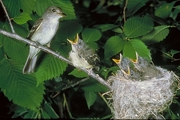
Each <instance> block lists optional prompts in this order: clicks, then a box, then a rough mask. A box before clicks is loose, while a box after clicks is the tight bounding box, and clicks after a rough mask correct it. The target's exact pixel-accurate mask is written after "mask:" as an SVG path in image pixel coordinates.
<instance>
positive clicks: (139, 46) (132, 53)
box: [123, 39, 151, 60]
mask: <svg viewBox="0 0 180 120" xmlns="http://www.w3.org/2000/svg"><path fill="white" fill-rule="evenodd" d="M136 52H137V53H138V55H139V56H141V57H145V58H146V59H148V60H151V54H150V51H149V49H148V48H147V46H146V45H145V44H144V43H143V42H142V41H140V40H138V39H132V40H130V41H128V42H127V43H126V44H125V46H124V50H123V56H124V57H129V58H131V59H136Z"/></svg>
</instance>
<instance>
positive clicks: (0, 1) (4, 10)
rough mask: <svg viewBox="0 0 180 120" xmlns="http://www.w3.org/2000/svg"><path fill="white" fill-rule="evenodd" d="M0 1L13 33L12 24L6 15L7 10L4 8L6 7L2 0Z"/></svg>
mask: <svg viewBox="0 0 180 120" xmlns="http://www.w3.org/2000/svg"><path fill="white" fill-rule="evenodd" d="M0 2H1V5H2V7H3V9H4V12H5V14H6V17H7V19H8V21H9V25H10V27H11V31H12V33H15V30H14V27H13V26H12V23H11V19H10V18H9V15H8V13H7V10H6V7H5V6H4V4H3V2H2V0H0Z"/></svg>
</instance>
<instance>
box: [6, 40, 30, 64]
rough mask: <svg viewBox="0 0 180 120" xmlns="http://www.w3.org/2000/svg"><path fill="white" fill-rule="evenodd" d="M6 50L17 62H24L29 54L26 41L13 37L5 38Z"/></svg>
mask: <svg viewBox="0 0 180 120" xmlns="http://www.w3.org/2000/svg"><path fill="white" fill-rule="evenodd" d="M4 51H5V53H6V54H7V56H8V57H10V58H11V59H13V60H14V61H16V62H19V63H24V61H25V60H26V57H25V56H27V55H28V46H26V45H25V44H24V43H22V42H20V41H17V40H14V39H11V38H9V37H5V38H4Z"/></svg>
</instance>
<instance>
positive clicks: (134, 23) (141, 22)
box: [124, 17, 153, 38]
mask: <svg viewBox="0 0 180 120" xmlns="http://www.w3.org/2000/svg"><path fill="white" fill-rule="evenodd" d="M152 29H153V21H152V19H150V18H149V17H132V18H129V19H128V20H127V21H126V22H125V24H124V32H125V35H126V36H127V37H129V38H131V37H139V36H142V35H145V34H147V33H148V32H150V31H151V30H152Z"/></svg>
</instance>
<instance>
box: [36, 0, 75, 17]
mask: <svg viewBox="0 0 180 120" xmlns="http://www.w3.org/2000/svg"><path fill="white" fill-rule="evenodd" d="M52 5H53V6H58V7H60V8H61V9H62V10H63V12H64V13H65V14H66V15H67V17H64V18H63V19H64V20H65V19H66V20H71V19H75V18H76V15H75V12H74V8H73V5H72V2H71V1H70V0H46V1H43V0H37V2H36V7H35V11H36V12H37V14H38V15H39V16H42V14H43V13H44V11H45V10H46V9H47V7H49V6H52Z"/></svg>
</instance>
